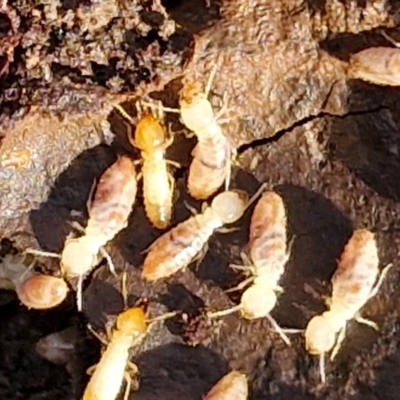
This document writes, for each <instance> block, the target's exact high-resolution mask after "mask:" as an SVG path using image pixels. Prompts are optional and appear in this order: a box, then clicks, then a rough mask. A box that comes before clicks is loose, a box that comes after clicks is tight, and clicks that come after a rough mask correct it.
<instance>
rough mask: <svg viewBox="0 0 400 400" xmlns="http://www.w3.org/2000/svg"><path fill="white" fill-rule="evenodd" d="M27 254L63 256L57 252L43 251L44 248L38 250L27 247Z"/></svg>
mask: <svg viewBox="0 0 400 400" xmlns="http://www.w3.org/2000/svg"><path fill="white" fill-rule="evenodd" d="M24 253H25V254H33V255H35V256H42V257H52V258H61V255H60V254H57V253H52V252H50V251H42V250H36V249H30V248H28V249H25V250H24Z"/></svg>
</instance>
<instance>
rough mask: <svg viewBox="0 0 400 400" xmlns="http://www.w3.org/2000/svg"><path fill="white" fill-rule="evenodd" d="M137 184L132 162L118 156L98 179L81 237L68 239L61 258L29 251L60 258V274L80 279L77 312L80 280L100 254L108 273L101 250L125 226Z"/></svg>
mask: <svg viewBox="0 0 400 400" xmlns="http://www.w3.org/2000/svg"><path fill="white" fill-rule="evenodd" d="M136 191H137V182H136V170H135V165H134V163H133V161H132V160H131V159H130V158H129V157H127V156H121V157H119V158H118V159H117V161H116V162H115V163H114V164H112V165H111V166H110V167H109V168H108V169H107V170H106V171H105V172H104V173H103V175H102V176H101V178H100V180H99V182H98V184H97V187H96V190H95V193H94V196H93V200H92V201H90V202H89V204H88V212H89V220H88V223H87V226H86V228H84V229H83V228H82V230H83V235H82V236H80V237H78V238H76V237H68V238H67V239H66V241H65V244H64V249H63V251H62V253H61V256H60V255H58V254H53V253H47V252H41V251H35V250H29V251H30V252H31V253H34V254H39V255H44V256H53V257H54V256H56V257H61V263H60V264H61V270H62V272H63V274H64V275H65V276H66V277H67V278H74V277H79V282H78V292H77V298H78V309H79V310H81V309H82V296H81V294H82V293H81V290H82V279H83V277H84V275H85V274H86V273H88V272H90V271H91V270H92V269H93V268H94V267H95V266H96V265H97V264H98V262H99V254H101V255H102V256H104V257H106V258H107V261H108V264H109V266H110V269H111V270H112V271H113V273H115V271H114V267H113V263H112V260H111V258H110V257H109V255H108V253H107V252H106V251H105V250H104V246H105V245H106V244H107V243H108V242H109V241H110V240H112V239H113V238H114V237H115V236H116V235H117V234H118V233H119V232H120V231H121V230H122V229H124V228H125V227H126V226H127V224H128V217H129V214H130V213H131V210H132V207H133V204H134V202H135V199H136Z"/></svg>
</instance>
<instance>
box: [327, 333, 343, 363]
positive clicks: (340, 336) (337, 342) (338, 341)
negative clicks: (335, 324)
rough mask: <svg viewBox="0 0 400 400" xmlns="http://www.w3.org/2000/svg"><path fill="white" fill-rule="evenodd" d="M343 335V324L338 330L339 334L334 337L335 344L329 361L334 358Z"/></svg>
mask: <svg viewBox="0 0 400 400" xmlns="http://www.w3.org/2000/svg"><path fill="white" fill-rule="evenodd" d="M345 336H346V327H345V326H344V327H343V328H342V329H341V330H340V332H339V335H338V337H337V339H336V343H335V346H334V348H333V350H332V353H331V357H330V360H331V361H333V360H334V359H335V357H336V356H337V354H338V352H339V349H340V346H341V345H342V342H343V340H344V338H345Z"/></svg>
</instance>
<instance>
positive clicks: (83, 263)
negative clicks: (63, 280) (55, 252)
mask: <svg viewBox="0 0 400 400" xmlns="http://www.w3.org/2000/svg"><path fill="white" fill-rule="evenodd" d="M84 238H85V237H84V236H83V237H80V238H71V239H67V240H66V242H65V246H64V250H63V252H62V254H61V269H62V271H63V273H64V274H65V275H66V276H69V277H75V276H79V275H84V274H85V273H86V272H89V271H90V270H91V269H92V268H93V267H94V266H95V265H96V264H97V262H98V257H97V251H95V250H94V249H93V248H92V247H91V246H90V245H89V244H90V243H88V242H87V241H86V240H85V239H84Z"/></svg>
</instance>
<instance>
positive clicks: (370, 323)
mask: <svg viewBox="0 0 400 400" xmlns="http://www.w3.org/2000/svg"><path fill="white" fill-rule="evenodd" d="M354 319H355V320H356V321H357V322H358V323H359V324H363V325H367V326H369V327H371V328H372V329H375V330H376V331H379V326H378V324H377V323H376V322H374V321H371V320H369V319H366V318H363V317H361V316H360V315H356V316H355V318H354Z"/></svg>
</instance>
